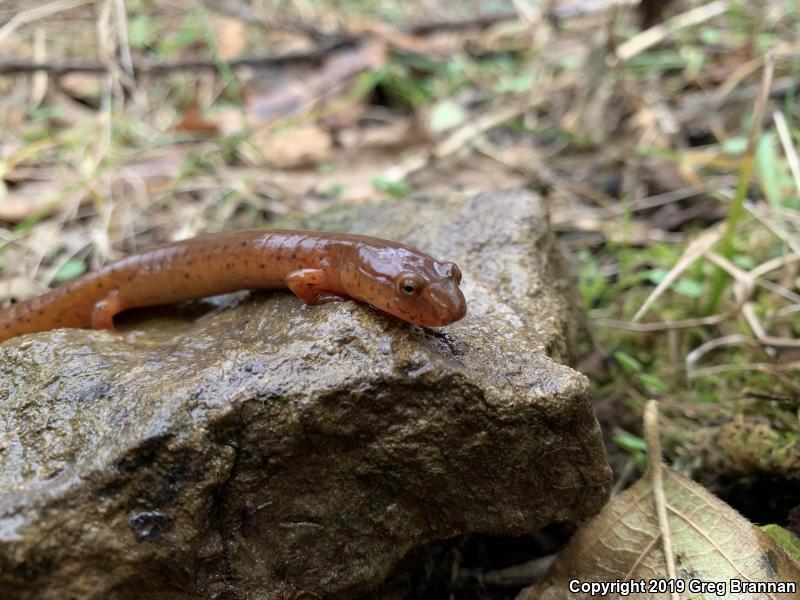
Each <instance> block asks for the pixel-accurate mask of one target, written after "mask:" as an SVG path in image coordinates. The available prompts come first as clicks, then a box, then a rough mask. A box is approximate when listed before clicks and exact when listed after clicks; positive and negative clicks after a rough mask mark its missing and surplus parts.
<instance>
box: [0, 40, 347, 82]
mask: <svg viewBox="0 0 800 600" xmlns="http://www.w3.org/2000/svg"><path fill="white" fill-rule="evenodd" d="M355 45H356V42H355V41H354V40H339V41H336V42H333V43H331V44H329V45H327V46H322V47H320V48H317V49H315V50H311V51H309V52H291V53H287V54H279V55H277V56H275V55H271V56H250V57H245V58H239V59H234V60H231V61H229V62H228V65H229V66H230V68H231V69H240V68H242V67H252V68H266V67H283V66H287V65H315V64H319V63H321V62H322V61H323V60H324V59H325V58H326V57H327V55H328V54H329V53H331V52H334V51H337V50H343V49H345V48H352V47H353V46H355ZM218 68H219V63H218V61H216V60H214V59H195V60H181V61H170V62H167V61H165V62H140V63H134V65H133V71H134V73H135V74H136V75H142V74H146V75H156V76H158V75H167V74H169V73H172V72H175V71H192V70H200V69H203V70H209V71H211V70H216V69H218ZM31 71H47V72H48V73H53V74H55V75H63V74H65V73H107V72H108V67H107V66H106V65H104V64H102V63H99V62H95V61H89V60H72V61H48V62H36V61H30V60H23V59H16V58H5V59H2V60H0V75H12V74H15V73H29V72H31Z"/></svg>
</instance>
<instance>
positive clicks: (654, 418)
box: [644, 400, 678, 600]
mask: <svg viewBox="0 0 800 600" xmlns="http://www.w3.org/2000/svg"><path fill="white" fill-rule="evenodd" d="M644 437H645V440H646V441H647V457H648V466H647V473H648V475H649V477H650V485H651V486H652V488H653V501H654V503H655V507H656V515H658V528H659V530H660V532H661V543H662V545H663V548H664V558H665V559H666V564H667V574H668V576H669V578H670V579H671V580H673V581H674V580H675V579H677V577H676V575H675V573H676V569H675V555H674V554H673V553H672V534H671V533H670V529H669V521H668V520H667V499H666V497H665V496H664V478H663V470H662V469H663V466H664V465H663V464H662V462H661V440H660V439H659V429H658V402H656V401H655V400H649V401H648V402H647V404H646V405H645V407H644ZM670 596H671V597H672V600H677V599H678V594H677V592H676V591H675V590H670Z"/></svg>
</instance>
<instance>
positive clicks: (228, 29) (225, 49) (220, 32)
mask: <svg viewBox="0 0 800 600" xmlns="http://www.w3.org/2000/svg"><path fill="white" fill-rule="evenodd" d="M213 31H214V39H215V40H216V42H217V50H218V51H219V55H220V56H221V57H222V58H224V59H225V60H230V59H232V58H236V57H237V56H239V55H240V54H242V53H243V52H244V50H245V49H246V48H247V41H248V40H247V25H246V24H245V23H244V22H243V21H241V20H239V19H234V18H232V17H223V16H219V15H215V16H214V21H213Z"/></svg>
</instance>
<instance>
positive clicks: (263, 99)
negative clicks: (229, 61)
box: [245, 40, 386, 128]
mask: <svg viewBox="0 0 800 600" xmlns="http://www.w3.org/2000/svg"><path fill="white" fill-rule="evenodd" d="M385 62H386V44H385V43H384V42H382V41H379V40H373V41H369V42H366V43H364V44H362V45H360V46H358V47H356V48H353V49H350V50H343V51H341V52H337V53H336V54H334V55H332V56H331V57H330V58H329V59H328V60H327V61H326V63H325V65H324V67H323V68H322V70H321V71H320V72H319V73H318V74H316V75H312V76H307V75H306V76H298V77H297V78H295V79H294V80H285V81H278V82H276V81H275V80H274V79H272V80H269V81H266V80H263V79H262V80H260V81H255V82H253V83H251V85H250V87H249V88H247V89H246V91H245V105H246V112H247V115H248V119H249V121H250V124H251V125H252V126H253V127H254V128H259V127H264V126H267V125H273V124H275V123H276V122H277V121H279V120H281V119H284V118H286V117H288V116H300V115H303V114H306V113H307V112H309V111H311V110H312V109H323V107H325V106H328V107H331V106H332V104H333V103H334V101H335V100H336V99H338V98H341V97H342V96H343V95H345V96H346V94H347V93H348V92H349V91H350V90H351V88H352V85H353V84H354V82H355V77H356V76H357V75H358V74H359V73H361V72H363V71H366V70H372V69H377V68H378V67H380V66H382V65H383V64H384V63H385ZM259 88H262V89H263V88H266V89H264V91H261V90H260V89H259ZM345 104H347V103H345ZM345 107H346V106H342V107H335V108H334V110H335V109H336V108H340V109H344V108H345ZM322 112H324V110H323V111H322Z"/></svg>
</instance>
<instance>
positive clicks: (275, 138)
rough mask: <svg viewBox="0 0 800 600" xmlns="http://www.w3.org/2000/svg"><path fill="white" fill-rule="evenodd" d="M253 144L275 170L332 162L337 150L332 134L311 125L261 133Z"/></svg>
mask: <svg viewBox="0 0 800 600" xmlns="http://www.w3.org/2000/svg"><path fill="white" fill-rule="evenodd" d="M253 141H254V142H255V143H256V145H257V146H258V147H259V149H260V150H261V153H262V154H263V156H264V159H265V160H266V162H267V163H269V164H270V165H272V166H273V167H278V168H282V169H291V168H297V167H303V166H307V165H313V164H316V163H318V162H320V161H322V160H325V159H326V158H328V157H329V156H330V154H331V150H332V148H333V140H332V139H331V134H330V133H328V132H327V131H325V130H324V129H322V128H321V127H319V126H318V125H315V124H313V123H307V124H305V125H298V126H297V127H291V128H287V129H279V130H272V129H269V128H264V129H261V130H260V131H257V132H256V133H255V134H254V135H253Z"/></svg>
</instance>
